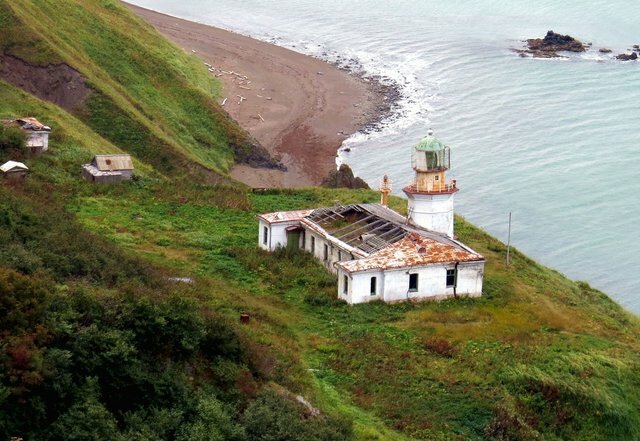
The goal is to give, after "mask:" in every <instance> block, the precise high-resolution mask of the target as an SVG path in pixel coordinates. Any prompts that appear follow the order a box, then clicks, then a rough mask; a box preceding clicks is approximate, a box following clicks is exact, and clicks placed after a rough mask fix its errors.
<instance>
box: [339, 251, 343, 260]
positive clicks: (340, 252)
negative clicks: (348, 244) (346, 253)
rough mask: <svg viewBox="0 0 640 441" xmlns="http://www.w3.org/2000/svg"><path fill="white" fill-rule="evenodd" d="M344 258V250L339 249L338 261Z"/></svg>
mask: <svg viewBox="0 0 640 441" xmlns="http://www.w3.org/2000/svg"><path fill="white" fill-rule="evenodd" d="M341 260H342V251H340V250H338V261H341Z"/></svg>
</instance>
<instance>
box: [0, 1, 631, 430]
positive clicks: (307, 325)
mask: <svg viewBox="0 0 640 441" xmlns="http://www.w3.org/2000/svg"><path fill="white" fill-rule="evenodd" d="M0 28H1V29H3V30H4V29H11V32H7V33H5V32H2V33H0V47H1V48H2V52H0V54H2V53H3V54H7V53H8V54H10V55H11V56H17V57H20V58H21V59H23V60H27V61H28V62H29V63H31V64H33V65H39V66H42V65H46V64H47V63H60V62H65V63H68V64H69V65H70V66H72V67H74V68H75V69H77V70H78V71H79V72H80V73H81V74H82V75H83V77H84V78H86V80H87V83H88V84H90V86H91V88H92V90H93V92H92V94H91V97H90V98H88V99H87V100H86V101H85V102H83V103H82V105H81V106H80V107H79V108H68V109H67V110H65V109H62V108H61V107H59V106H56V105H55V104H52V103H50V102H47V101H44V100H41V99H39V98H37V97H34V96H31V95H29V94H26V93H24V92H23V91H21V90H19V89H18V88H16V87H14V86H13V85H10V84H8V83H6V82H2V81H0V117H6V116H12V115H24V114H33V115H36V116H38V117H39V118H40V119H41V120H43V121H44V122H46V123H48V124H49V125H51V126H52V127H53V129H54V131H53V134H52V137H51V141H50V151H49V152H47V153H45V154H43V155H40V156H30V155H29V154H27V153H25V152H23V151H16V150H6V149H0V161H2V162H3V161H5V160H7V159H9V158H18V159H25V160H26V161H27V163H28V164H29V166H30V167H31V169H32V173H31V174H30V176H29V177H28V178H27V179H26V181H25V182H23V183H20V184H8V183H5V182H3V181H0V438H2V439H8V438H9V437H11V436H20V437H23V438H24V439H27V440H32V439H33V440H35V439H50V440H58V439H73V440H88V439H144V440H167V439H169V440H313V439H320V440H327V441H328V440H342V439H362V440H398V439H400V440H402V439H407V440H408V439H428V440H432V439H441V440H451V439H460V440H463V439H465V440H466V439H491V440H512V439H513V440H515V439H523V440H543V439H545V440H559V439H571V440H574V439H575V440H581V439H582V440H612V439H620V440H628V439H639V438H640V429H639V428H640V392H639V391H640V380H639V379H638V376H637V374H636V372H637V371H638V368H639V367H640V339H639V338H638V336H639V335H640V324H639V323H638V320H637V318H635V317H633V316H631V315H630V314H628V313H626V312H625V311H623V310H622V309H621V308H620V307H619V306H618V305H617V304H615V303H614V302H613V301H611V300H610V299H609V298H608V297H606V296H605V295H604V294H602V293H600V292H598V291H596V290H593V289H591V288H590V287H589V286H588V285H587V284H584V283H579V282H578V283H576V282H573V281H570V280H568V279H566V278H564V277H563V276H562V275H561V274H559V273H557V272H555V271H553V270H551V269H548V268H545V267H542V266H540V265H538V264H537V263H535V262H533V261H531V260H530V259H528V258H526V256H523V255H522V254H520V253H518V252H517V251H515V252H513V254H512V256H513V259H512V265H511V266H509V267H506V266H505V265H504V260H505V251H506V250H505V247H504V245H503V244H502V243H500V242H499V241H497V240H495V239H494V238H492V237H490V236H488V235H487V234H485V233H484V232H482V231H480V230H478V229H477V228H475V227H473V226H472V225H470V224H468V223H467V222H465V221H464V220H463V219H459V218H458V219H456V231H457V234H458V235H459V236H460V238H461V239H462V240H463V241H464V242H466V243H468V244H469V245H470V246H472V247H473V248H475V249H476V250H478V251H479V252H480V253H482V254H484V255H485V256H486V257H487V268H486V273H485V290H484V293H483V296H482V298H480V299H473V300H470V299H457V300H449V301H445V302H440V303H422V304H399V305H386V304H382V303H373V304H367V305H358V306H348V305H346V304H344V303H342V302H339V301H338V300H337V299H336V296H335V291H336V281H335V279H334V277H333V276H332V275H330V274H328V273H327V272H325V271H324V270H323V268H322V266H321V265H319V264H318V263H316V262H315V261H313V260H312V259H311V258H309V256H307V255H305V254H302V253H294V254H291V253H287V252H284V251H283V252H279V253H274V254H269V253H264V252H262V251H260V250H259V249H258V248H257V246H256V244H257V222H256V220H255V214H257V213H261V212H266V211H275V210H285V209H296V208H304V207H315V206H322V205H333V204H334V203H335V202H336V201H340V202H342V203H351V202H371V201H375V200H377V195H376V194H375V193H374V192H371V191H367V190H350V191H348V190H330V189H319V188H318V189H306V190H296V191H289V190H281V191H273V192H271V193H261V194H252V193H250V192H249V191H248V190H247V189H246V188H245V187H244V186H241V185H238V184H236V183H233V182H231V181H229V180H228V179H226V178H223V177H219V176H218V175H210V174H209V175H206V174H203V175H201V177H200V179H194V176H195V174H194V173H197V170H199V167H200V166H205V167H208V168H210V169H211V170H215V171H217V172H220V173H224V172H225V170H226V167H228V165H229V164H230V163H231V162H232V160H233V156H234V155H236V154H237V152H236V150H235V147H233V141H232V139H235V138H233V137H234V136H236V135H237V136H240V135H238V134H241V132H240V131H238V129H237V128H236V127H235V126H234V125H233V124H232V123H230V122H229V121H228V120H226V119H224V118H223V119H219V118H221V117H220V114H219V111H218V110H217V107H216V106H215V103H214V102H213V100H212V94H213V93H215V88H216V87H217V86H216V85H215V84H214V83H212V82H211V79H210V78H209V77H207V75H206V71H204V70H203V69H200V64H199V63H197V62H196V61H194V60H193V59H192V57H190V56H188V55H185V54H183V53H181V52H180V51H177V50H176V49H174V48H173V47H172V46H171V45H169V44H168V43H166V42H164V40H162V39H161V38H160V37H158V36H157V35H156V34H155V32H153V31H152V30H151V29H150V28H149V27H147V26H146V25H144V24H141V23H140V22H139V21H138V20H137V19H136V18H134V17H132V16H131V14H130V13H129V12H128V11H127V10H126V9H124V8H122V7H121V5H120V4H118V3H115V2H112V1H108V0H104V1H100V2H97V1H96V2H89V1H78V2H70V1H55V2H53V1H45V2H29V1H24V2H14V3H10V2H5V1H4V0H0ZM74 28H77V32H74V31H73V29H74ZM92 29H93V30H94V31H93V34H96V35H92V31H91V30H92ZM96 29H97V30H99V32H97V31H96ZM183 90H184V91H185V92H184V94H183V93H182V91H183ZM191 114H198V115H199V116H197V117H195V119H194V120H193V121H192V120H190V119H189V117H188V116H189V115H191ZM215 115H218V116H215ZM198 118H201V119H198ZM216 118H218V119H216ZM205 120H206V121H205ZM200 124H205V126H204V127H205V128H206V129H207V130H205V129H203V128H202V127H196V126H199V125H200ZM229 124H230V125H229ZM230 127H231V128H230ZM229 130H230V131H231V133H230V132H229ZM205 132H206V133H205ZM131 137H134V138H131ZM230 143H231V145H230ZM154 149H159V150H154ZM119 151H127V152H131V153H132V154H134V156H135V158H136V170H137V171H138V174H139V177H138V178H137V179H136V180H134V181H131V182H127V183H123V184H120V185H114V186H95V185H90V184H88V183H86V182H84V181H83V180H81V178H80V173H79V164H81V163H82V162H85V161H87V160H89V159H90V158H91V156H92V155H93V154H95V153H97V152H119ZM164 154H166V155H167V156H166V158H168V159H167V161H168V162H166V161H165V160H164V159H162V158H163V155H164ZM178 164H179V165H180V167H176V165H178ZM195 164H198V165H195ZM212 176H213V177H212ZM208 177H209V178H208ZM392 203H393V204H394V206H395V208H396V209H398V210H403V209H404V201H402V200H399V199H396V198H394V199H393V201H392ZM171 277H190V278H192V279H193V283H175V282H171V281H170V280H169V278H171ZM242 313H248V314H250V317H251V319H250V321H249V323H240V322H239V315H240V314H242ZM297 395H301V396H303V397H304V398H305V399H306V400H307V401H308V402H309V403H311V404H310V405H311V406H312V407H313V408H315V409H318V410H319V411H320V415H319V416H317V415H316V412H315V410H313V409H310V408H309V407H308V406H306V405H303V404H300V402H299V401H297V400H296V396H297Z"/></svg>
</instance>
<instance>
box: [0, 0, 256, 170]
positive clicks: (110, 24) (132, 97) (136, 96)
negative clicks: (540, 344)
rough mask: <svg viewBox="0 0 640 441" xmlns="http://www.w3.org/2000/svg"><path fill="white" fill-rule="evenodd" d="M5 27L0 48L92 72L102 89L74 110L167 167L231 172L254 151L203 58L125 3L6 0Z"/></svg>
mask: <svg viewBox="0 0 640 441" xmlns="http://www.w3.org/2000/svg"><path fill="white" fill-rule="evenodd" d="M0 23H1V24H2V29H3V30H5V29H6V30H7V31H8V32H3V35H2V37H1V38H0V51H3V52H5V53H8V54H11V55H13V56H16V57H19V58H21V59H23V60H25V61H27V62H29V63H32V64H35V65H47V64H49V63H60V62H65V63H67V64H68V65H70V66H71V67H73V68H74V69H76V70H78V71H79V72H80V73H81V74H82V75H83V76H84V77H85V79H86V82H87V84H88V85H89V86H90V87H91V88H93V89H94V90H95V92H94V93H93V94H92V95H91V96H90V98H89V99H88V101H87V103H86V105H85V106H84V108H83V109H82V108H81V109H76V110H74V112H76V116H79V117H81V118H82V119H83V120H84V122H85V123H86V124H87V125H88V126H89V127H91V128H92V129H94V130H95V131H97V132H98V133H99V134H100V135H102V136H103V137H104V138H106V139H108V140H109V141H111V142H112V143H113V144H115V145H116V146H118V147H119V148H121V149H122V150H125V151H128V152H131V153H133V154H136V155H139V156H140V159H143V160H147V161H148V162H150V163H152V164H153V165H154V166H156V167H159V168H161V169H163V170H165V171H175V169H178V170H180V169H181V168H183V167H185V166H186V165H187V164H189V161H192V162H196V163H198V164H201V165H202V166H205V167H206V168H209V169H211V170H214V171H216V172H218V173H223V174H224V173H226V172H227V171H228V170H229V168H230V167H231V166H232V165H233V163H234V160H242V159H243V158H244V157H246V156H247V155H250V154H251V150H252V147H251V145H252V141H251V139H249V137H248V136H247V135H246V133H245V132H244V131H243V130H242V129H241V128H239V127H238V125H237V124H236V123H235V122H233V121H232V120H231V119H230V118H229V117H228V116H227V115H226V114H225V113H224V112H223V111H222V110H221V108H220V106H219V105H218V104H217V103H216V101H215V99H216V98H217V96H218V93H219V87H220V86H219V83H218V82H217V81H215V79H214V78H213V77H212V76H211V75H210V74H209V73H208V72H207V70H206V68H205V67H204V65H203V64H202V62H201V61H199V59H197V58H196V57H195V56H193V55H192V54H186V53H185V52H183V51H182V50H180V49H178V48H176V47H175V46H173V45H172V44H171V43H169V42H168V41H167V40H165V39H164V38H163V37H161V36H160V35H159V34H158V33H157V32H156V31H155V30H154V29H153V28H152V27H151V26H149V25H147V24H145V23H144V22H142V21H141V20H140V19H138V18H137V17H136V16H134V15H133V14H132V13H131V12H130V11H129V10H128V8H126V7H125V6H124V5H123V4H121V3H120V2H118V1H116V0H104V1H100V2H92V1H80V2H78V1H71V0H57V1H55V2H54V1H45V2H41V1H34V0H33V1H23V2H10V1H5V0H2V1H0ZM3 116H5V115H3ZM158 156H160V157H159V158H158Z"/></svg>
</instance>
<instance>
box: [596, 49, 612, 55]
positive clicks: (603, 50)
mask: <svg viewBox="0 0 640 441" xmlns="http://www.w3.org/2000/svg"><path fill="white" fill-rule="evenodd" d="M599 52H601V53H603V54H608V53H611V52H612V51H611V49H608V48H606V47H603V48H600V50H599Z"/></svg>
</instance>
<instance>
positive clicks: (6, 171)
mask: <svg viewBox="0 0 640 441" xmlns="http://www.w3.org/2000/svg"><path fill="white" fill-rule="evenodd" d="M0 171H1V172H2V176H3V177H4V178H5V179H8V180H20V179H23V178H24V177H25V176H27V174H28V173H29V167H27V166H26V165H24V164H23V163H22V162H17V161H7V162H5V163H4V164H2V165H0Z"/></svg>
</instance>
